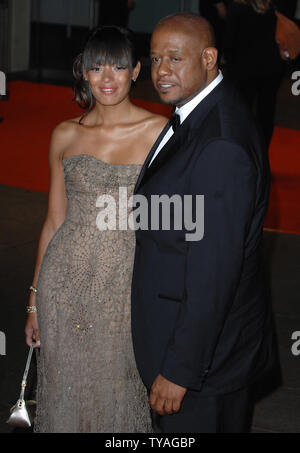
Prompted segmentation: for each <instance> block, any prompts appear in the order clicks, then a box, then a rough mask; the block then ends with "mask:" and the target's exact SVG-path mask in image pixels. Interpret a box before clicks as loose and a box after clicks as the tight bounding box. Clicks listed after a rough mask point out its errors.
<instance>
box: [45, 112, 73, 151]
mask: <svg viewBox="0 0 300 453" xmlns="http://www.w3.org/2000/svg"><path fill="white" fill-rule="evenodd" d="M79 133H80V131H79V118H73V119H70V120H66V121H62V122H61V123H59V124H58V125H57V126H55V128H54V129H53V131H52V134H51V141H50V152H52V153H54V154H58V155H60V154H62V152H63V150H64V149H66V148H68V147H69V146H71V145H72V143H73V142H75V141H76V139H77V138H78V134H79Z"/></svg>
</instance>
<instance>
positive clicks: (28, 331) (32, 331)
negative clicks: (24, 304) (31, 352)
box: [25, 313, 40, 348]
mask: <svg viewBox="0 0 300 453" xmlns="http://www.w3.org/2000/svg"><path fill="white" fill-rule="evenodd" d="M25 335H26V344H27V345H28V346H32V345H34V348H39V347H40V337H39V326H38V322H37V314H36V313H29V314H28V318H27V322H26V326H25Z"/></svg>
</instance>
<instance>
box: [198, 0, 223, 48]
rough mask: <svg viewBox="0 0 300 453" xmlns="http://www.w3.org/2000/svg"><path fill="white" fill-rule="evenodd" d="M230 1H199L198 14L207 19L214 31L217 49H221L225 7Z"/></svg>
mask: <svg viewBox="0 0 300 453" xmlns="http://www.w3.org/2000/svg"><path fill="white" fill-rule="evenodd" d="M229 3H230V0H199V3H198V6H199V14H200V15H201V16H203V17H204V18H205V19H207V20H208V21H209V22H210V24H211V25H212V26H213V29H214V31H215V35H216V40H217V47H218V49H221V48H222V39H223V34H224V29H225V21H226V15H227V7H228V5H229Z"/></svg>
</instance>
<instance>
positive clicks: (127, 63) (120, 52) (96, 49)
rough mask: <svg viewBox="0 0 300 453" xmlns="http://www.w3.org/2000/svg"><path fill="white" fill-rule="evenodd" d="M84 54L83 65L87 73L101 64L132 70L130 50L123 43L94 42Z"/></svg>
mask: <svg viewBox="0 0 300 453" xmlns="http://www.w3.org/2000/svg"><path fill="white" fill-rule="evenodd" d="M88 47H89V48H88V49H86V51H85V52H84V57H83V64H84V67H85V68H86V71H89V70H90V69H91V68H92V67H93V66H95V65H100V64H109V65H118V66H121V67H124V68H129V69H131V66H132V63H131V55H130V50H129V49H128V47H127V46H125V45H124V43H121V42H113V41H111V42H103V41H102V42H93V43H91V44H90V46H88Z"/></svg>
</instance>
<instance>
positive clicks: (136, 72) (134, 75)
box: [131, 61, 142, 82]
mask: <svg viewBox="0 0 300 453" xmlns="http://www.w3.org/2000/svg"><path fill="white" fill-rule="evenodd" d="M141 67H142V66H141V62H140V61H138V62H137V64H136V67H135V68H134V69H133V71H132V76H131V78H132V80H133V81H134V82H135V81H136V79H137V78H138V76H139V73H140V71H141Z"/></svg>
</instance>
